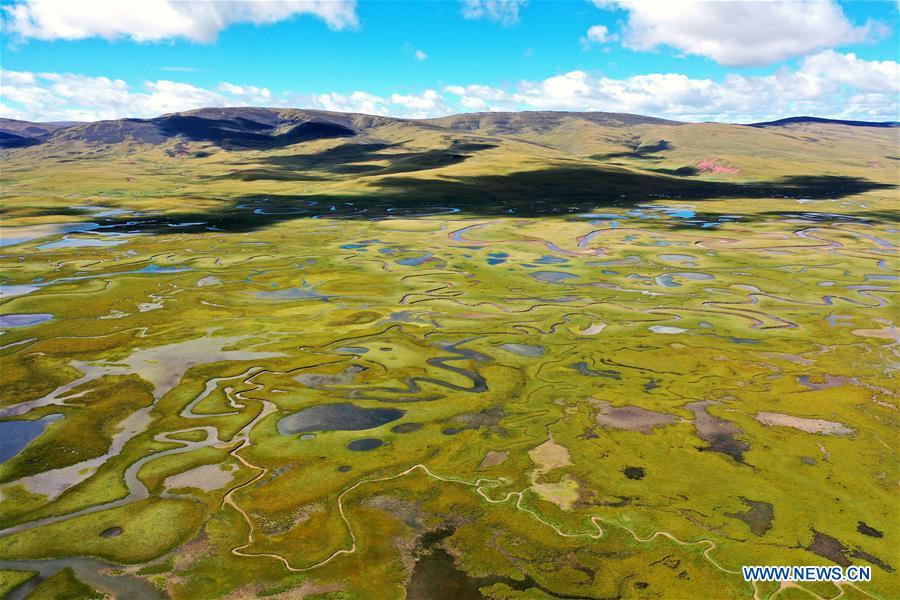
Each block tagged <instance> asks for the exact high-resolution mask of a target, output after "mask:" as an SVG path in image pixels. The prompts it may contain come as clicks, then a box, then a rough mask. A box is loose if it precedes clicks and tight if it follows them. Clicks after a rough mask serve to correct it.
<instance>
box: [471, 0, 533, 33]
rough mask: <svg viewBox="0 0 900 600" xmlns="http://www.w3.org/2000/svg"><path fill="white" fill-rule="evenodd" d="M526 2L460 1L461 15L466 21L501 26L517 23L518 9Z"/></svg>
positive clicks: (498, 0) (501, 0) (511, 0)
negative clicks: (494, 23) (479, 21)
mask: <svg viewBox="0 0 900 600" xmlns="http://www.w3.org/2000/svg"><path fill="white" fill-rule="evenodd" d="M527 3H528V0H462V15H463V17H465V18H466V19H487V20H488V21H494V22H496V23H500V24H501V25H503V26H506V27H508V26H510V25H515V24H516V23H518V22H519V9H521V8H522V7H523V6H525V5H526V4H527Z"/></svg>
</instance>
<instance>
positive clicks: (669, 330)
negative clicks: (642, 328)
mask: <svg viewBox="0 0 900 600" xmlns="http://www.w3.org/2000/svg"><path fill="white" fill-rule="evenodd" d="M650 331H652V332H653V333H663V334H674V333H684V332H685V331H687V329H682V328H681V327H670V326H669V325H651V326H650Z"/></svg>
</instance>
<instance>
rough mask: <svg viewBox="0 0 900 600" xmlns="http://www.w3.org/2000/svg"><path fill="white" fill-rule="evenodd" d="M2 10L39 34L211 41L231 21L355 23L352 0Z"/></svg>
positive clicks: (26, 32) (30, 5)
mask: <svg viewBox="0 0 900 600" xmlns="http://www.w3.org/2000/svg"><path fill="white" fill-rule="evenodd" d="M2 10H3V20H4V29H5V30H6V31H7V32H10V33H14V34H17V35H18V36H20V37H21V38H23V39H28V38H35V39H41V40H55V39H64V40H78V39H84V38H90V37H102V38H106V39H110V40H112V39H118V38H131V39H132V40H134V41H136V42H156V41H160V40H165V39H172V38H186V39H189V40H192V41H195V42H211V41H213V40H215V39H216V36H217V35H218V33H219V32H220V31H222V30H223V29H225V28H226V27H228V26H229V25H232V24H234V23H252V24H255V25H266V24H271V23H276V22H278V21H283V20H286V19H290V18H291V17H294V16H296V15H304V14H305V15H312V16H315V17H317V18H319V19H322V20H323V21H325V23H326V24H327V25H328V27H330V28H331V29H335V30H342V29H353V28H355V27H357V26H358V25H359V20H358V18H357V15H356V2H355V0H275V1H267V0H230V1H216V0H191V1H189V2H184V1H178V0H140V1H139V2H124V1H122V0H79V1H73V0H30V1H29V2H18V3H16V4H12V5H8V6H4V7H2Z"/></svg>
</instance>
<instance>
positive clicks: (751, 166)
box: [0, 109, 900, 599]
mask: <svg viewBox="0 0 900 600" xmlns="http://www.w3.org/2000/svg"><path fill="white" fill-rule="evenodd" d="M897 131H898V129H896V128H890V127H866V126H858V125H848V124H841V123H829V122H824V123H823V122H806V121H803V122H796V123H795V122H789V123H786V124H768V125H766V126H764V127H745V126H737V125H720V124H698V125H686V124H678V123H672V122H668V121H662V120H658V119H649V118H644V117H637V116H633V115H602V114H586V115H577V114H563V113H523V114H512V115H509V114H507V115H503V114H482V115H462V116H458V117H448V118H445V119H436V120H431V121H403V120H397V119H388V118H381V117H369V116H363V115H342V114H334V113H320V112H314V111H288V110H285V111H276V110H266V109H208V110H203V111H194V112H193V113H186V114H183V115H168V116H164V117H160V118H158V119H152V120H122V121H110V122H101V123H91V124H80V125H74V126H61V125H52V126H46V125H36V124H22V123H8V122H0V132H6V133H7V134H8V135H9V136H19V137H22V138H23V139H26V140H30V141H28V142H27V143H25V144H18V146H17V147H13V148H11V149H8V150H4V151H3V171H2V186H3V203H2V207H0V210H2V216H3V222H2V228H0V243H2V246H3V250H2V253H3V254H2V256H0V265H2V280H0V296H2V300H0V302H2V305H0V330H2V331H3V333H2V335H0V376H2V384H3V385H2V389H3V392H2V397H0V419H2V421H0V427H2V429H0V431H9V432H14V435H15V442H16V447H15V448H14V449H12V450H10V451H9V452H8V453H7V454H8V459H7V460H5V461H4V462H2V463H0V590H2V593H4V594H5V593H10V594H11V597H14V598H16V597H25V596H27V595H28V594H31V596H33V597H36V598H38V597H90V596H92V595H98V596H99V595H101V594H103V593H108V594H111V595H116V596H118V597H128V598H131V597H156V596H162V597H165V596H169V597H175V598H212V597H226V596H227V597H283V598H296V597H304V596H306V597H316V598H370V597H397V598H400V597H403V596H404V595H408V597H410V598H463V597H488V598H518V597H521V598H534V597H561V598H697V597H715V598H722V597H745V598H753V597H754V595H755V596H756V597H758V598H771V597H773V596H775V597H776V598H781V599H784V598H801V597H809V595H810V594H814V595H815V596H817V597H820V598H830V597H834V596H836V595H838V594H839V593H842V594H843V596H844V597H848V598H864V597H868V595H873V596H875V597H878V598H893V597H897V596H898V595H900V584H898V576H897V569H898V568H900V559H898V557H897V553H896V548H897V543H898V536H900V523H898V516H897V511H896V495H897V481H898V479H900V473H898V468H897V444H898V441H897V440H898V436H897V418H896V415H895V413H896V406H897V385H896V379H895V377H896V372H895V371H894V370H893V367H892V365H893V364H894V362H893V361H895V360H896V356H895V353H896V348H897V338H898V330H897V323H896V321H897V300H896V292H897V276H898V268H897V267H898V264H897V246H898V227H900V226H898V223H897V221H898V219H897V217H898V213H897V201H898V196H897V194H898V192H897V188H896V187H895V186H896V185H897V183H898V180H897V179H898V178H897V163H896V160H895V158H894V157H896V156H897V154H898V152H897V142H898V140H897ZM4 139H5V138H4ZM4 450H6V448H4ZM7 454H4V457H5V456H7ZM746 564H797V565H807V564H841V565H846V564H864V565H870V566H872V568H873V581H872V582H871V583H865V584H862V583H861V584H853V585H850V584H845V585H841V586H840V589H838V587H837V586H835V585H833V584H817V585H803V586H802V587H796V588H789V587H785V588H779V587H778V585H777V584H760V585H758V586H756V587H755V588H754V586H751V585H750V584H747V583H745V582H744V581H743V579H742V577H741V576H740V574H739V570H740V567H741V565H746ZM776 593H777V595H776ZM815 596H814V597H815Z"/></svg>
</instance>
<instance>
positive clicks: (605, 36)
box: [581, 25, 619, 48]
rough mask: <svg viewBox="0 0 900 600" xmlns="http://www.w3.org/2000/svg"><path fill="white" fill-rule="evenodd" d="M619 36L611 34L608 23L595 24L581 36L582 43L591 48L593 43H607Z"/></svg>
mask: <svg viewBox="0 0 900 600" xmlns="http://www.w3.org/2000/svg"><path fill="white" fill-rule="evenodd" d="M618 38H619V36H618V35H616V34H614V33H613V34H610V33H609V28H608V27H607V26H606V25H594V26H592V27H589V28H588V30H587V33H586V34H585V35H584V37H583V38H581V45H582V46H584V47H585V48H590V47H591V45H593V44H605V43H607V42H612V41H615V40H617V39H618Z"/></svg>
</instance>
